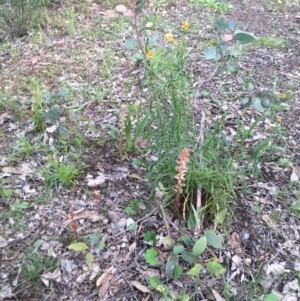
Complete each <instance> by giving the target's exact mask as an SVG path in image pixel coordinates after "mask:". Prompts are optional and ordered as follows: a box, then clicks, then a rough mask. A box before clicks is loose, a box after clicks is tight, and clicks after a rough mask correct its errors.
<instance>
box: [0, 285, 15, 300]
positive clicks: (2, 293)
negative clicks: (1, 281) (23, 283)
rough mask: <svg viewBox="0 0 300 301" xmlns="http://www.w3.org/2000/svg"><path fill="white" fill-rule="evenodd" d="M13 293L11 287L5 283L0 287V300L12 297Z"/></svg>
mask: <svg viewBox="0 0 300 301" xmlns="http://www.w3.org/2000/svg"><path fill="white" fill-rule="evenodd" d="M14 296H15V295H14V294H13V292H12V287H11V286H10V285H9V284H7V285H5V286H3V287H1V288H0V300H5V298H10V297H14Z"/></svg>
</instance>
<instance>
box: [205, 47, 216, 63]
mask: <svg viewBox="0 0 300 301" xmlns="http://www.w3.org/2000/svg"><path fill="white" fill-rule="evenodd" d="M204 54H205V57H206V58H207V59H208V60H213V59H215V58H216V56H217V48H215V47H213V48H205V49H204Z"/></svg>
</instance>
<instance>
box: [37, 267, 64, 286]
mask: <svg viewBox="0 0 300 301" xmlns="http://www.w3.org/2000/svg"><path fill="white" fill-rule="evenodd" d="M40 279H41V281H42V282H43V283H44V284H45V285H46V286H47V287H48V286H49V282H50V280H54V281H56V282H59V281H61V272H60V268H59V267H58V268H56V269H55V270H54V271H53V272H52V273H44V274H42V275H41V277H40Z"/></svg>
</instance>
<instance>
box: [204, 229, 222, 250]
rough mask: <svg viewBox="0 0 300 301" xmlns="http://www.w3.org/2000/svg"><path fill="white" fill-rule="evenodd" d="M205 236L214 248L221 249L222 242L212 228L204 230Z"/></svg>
mask: <svg viewBox="0 0 300 301" xmlns="http://www.w3.org/2000/svg"><path fill="white" fill-rule="evenodd" d="M204 235H205V237H206V238H207V241H208V243H209V244H210V245H211V246H213V247H214V248H216V249H222V248H223V247H222V243H221V240H220V238H219V237H218V235H217V234H216V233H215V232H214V231H212V230H206V231H205V232H204Z"/></svg>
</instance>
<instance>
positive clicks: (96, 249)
mask: <svg viewBox="0 0 300 301" xmlns="http://www.w3.org/2000/svg"><path fill="white" fill-rule="evenodd" d="M104 247H105V241H103V240H102V241H100V242H99V244H98V245H97V246H96V247H94V248H93V252H94V253H98V252H100V251H101V250H103V249H104Z"/></svg>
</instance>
